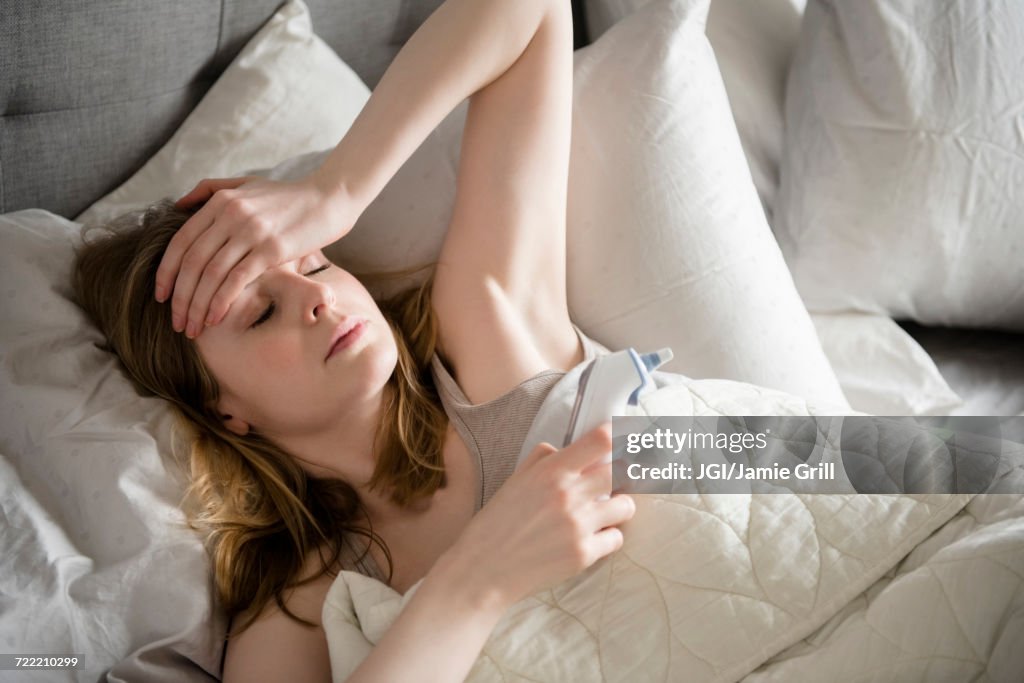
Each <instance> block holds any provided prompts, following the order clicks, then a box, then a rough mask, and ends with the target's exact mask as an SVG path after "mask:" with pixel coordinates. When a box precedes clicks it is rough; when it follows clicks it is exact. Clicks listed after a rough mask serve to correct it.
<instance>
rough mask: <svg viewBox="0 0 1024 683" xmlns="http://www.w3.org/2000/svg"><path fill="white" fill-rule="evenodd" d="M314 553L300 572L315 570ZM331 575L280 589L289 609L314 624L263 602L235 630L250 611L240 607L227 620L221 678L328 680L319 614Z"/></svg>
mask: <svg viewBox="0 0 1024 683" xmlns="http://www.w3.org/2000/svg"><path fill="white" fill-rule="evenodd" d="M319 566H320V565H319V558H318V557H311V558H308V559H307V563H306V566H305V567H304V568H303V574H302V576H303V578H305V577H307V576H310V575H311V574H312V573H314V572H315V571H317V570H318V567H319ZM333 581H334V577H333V576H331V575H330V574H324V575H323V576H320V577H319V578H317V579H314V580H313V581H311V582H309V583H307V584H304V585H302V586H299V587H298V588H295V589H293V590H292V591H290V592H289V593H286V594H285V600H284V603H285V605H286V606H287V607H288V609H289V610H291V612H292V613H293V614H295V615H297V616H299V617H301V618H303V619H305V620H307V621H310V622H312V623H313V624H315V626H312V627H311V626H306V625H304V624H300V623H299V622H297V621H295V620H294V619H292V618H291V617H289V616H288V615H287V614H285V613H284V612H283V611H282V610H281V609H280V608H279V607H278V606H277V605H276V604H274V603H271V604H269V605H267V606H266V607H264V608H263V610H262V611H261V612H260V613H259V615H258V616H257V617H256V620H255V621H253V622H252V624H251V625H250V626H249V627H248V628H247V629H245V630H244V631H241V632H236V629H237V628H238V626H239V625H240V624H243V623H245V621H246V620H247V619H248V617H249V615H250V614H251V613H242V614H239V615H238V616H236V617H235V619H234V620H233V622H232V624H231V631H230V637H229V638H228V645H227V651H226V652H225V655H224V672H223V681H224V682H225V683H232V682H234V681H254V680H259V681H271V682H273V681H324V682H325V683H328V682H329V681H330V680H331V662H330V657H329V655H328V651H327V637H326V635H325V634H324V630H323V626H322V624H321V617H320V614H321V612H322V611H323V605H324V600H325V598H326V597H327V591H328V590H329V589H330V587H331V584H332V583H333Z"/></svg>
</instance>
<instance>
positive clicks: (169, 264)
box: [156, 204, 215, 332]
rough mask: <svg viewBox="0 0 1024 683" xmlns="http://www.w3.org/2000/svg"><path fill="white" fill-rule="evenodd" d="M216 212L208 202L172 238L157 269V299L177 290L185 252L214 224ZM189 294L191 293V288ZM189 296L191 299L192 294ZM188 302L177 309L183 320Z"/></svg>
mask: <svg viewBox="0 0 1024 683" xmlns="http://www.w3.org/2000/svg"><path fill="white" fill-rule="evenodd" d="M214 214H215V207H214V206H213V205H212V204H207V205H206V206H204V207H203V208H201V209H200V210H199V211H197V212H196V213H195V215H193V216H192V217H191V218H189V219H188V220H187V221H185V224H184V225H183V226H181V228H180V229H179V230H178V232H177V233H175V235H174V237H172V238H171V241H170V242H169V243H168V245H167V249H165V250H164V255H163V258H162V259H160V265H159V267H157V269H156V300H157V301H161V302H162V301H165V300H166V299H167V297H168V296H169V295H170V294H171V292H172V291H176V290H177V279H178V272H179V271H180V270H181V264H182V261H183V259H184V258H185V254H186V252H188V250H189V248H190V247H191V246H192V243H193V242H195V241H196V239H198V238H199V237H200V236H201V235H202V234H203V233H205V232H206V230H207V228H209V227H210V226H211V225H212V224H213V218H214ZM189 294H190V295H191V290H190V292H189ZM189 298H190V299H191V296H190V297H189ZM188 303H189V302H188V301H185V302H184V306H185V308H179V309H175V310H176V311H177V312H178V313H179V315H180V316H182V318H181V320H184V315H185V312H186V311H187V310H188V309H187V305H188ZM180 305H182V302H179V306H180ZM183 324H184V323H183ZM174 329H175V330H178V331H179V332H180V331H181V329H180V328H179V327H178V325H177V324H175V326H174Z"/></svg>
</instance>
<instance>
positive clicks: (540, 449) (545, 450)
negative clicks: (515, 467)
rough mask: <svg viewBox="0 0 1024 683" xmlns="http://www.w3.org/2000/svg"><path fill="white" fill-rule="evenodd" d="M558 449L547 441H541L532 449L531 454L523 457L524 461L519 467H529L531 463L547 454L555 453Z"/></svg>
mask: <svg viewBox="0 0 1024 683" xmlns="http://www.w3.org/2000/svg"><path fill="white" fill-rule="evenodd" d="M557 450H558V449H557V448H555V447H554V446H552V445H551V444H549V443H547V442H544V443H539V444H537V445H536V446H534V448H533V450H532V451H530V454H529V455H527V456H526V457H525V458H523V462H522V463H521V464H520V465H519V468H524V467H528V466H529V465H531V464H533V463H535V462H538V461H540V460H541V459H543V458H544V457H545V456H548V455H551V454H552V453H555V452H556V451H557Z"/></svg>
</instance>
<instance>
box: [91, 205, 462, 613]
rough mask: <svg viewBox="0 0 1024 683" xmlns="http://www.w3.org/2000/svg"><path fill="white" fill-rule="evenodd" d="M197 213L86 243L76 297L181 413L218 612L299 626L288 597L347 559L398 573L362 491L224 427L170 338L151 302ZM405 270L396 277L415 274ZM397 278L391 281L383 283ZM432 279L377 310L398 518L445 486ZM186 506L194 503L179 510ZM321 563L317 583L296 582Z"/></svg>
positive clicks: (139, 218)
mask: <svg viewBox="0 0 1024 683" xmlns="http://www.w3.org/2000/svg"><path fill="white" fill-rule="evenodd" d="M193 212H194V211H187V210H182V209H178V208H176V207H175V206H174V204H173V203H172V202H171V201H170V200H163V201H161V202H158V203H156V204H154V205H152V206H151V207H149V208H148V209H146V210H144V211H142V212H135V213H130V214H126V215H124V216H121V217H120V218H118V219H116V220H114V221H112V222H111V223H109V224H106V225H103V226H91V227H88V228H86V229H85V230H83V244H82V246H81V248H80V249H79V250H78V254H77V258H76V262H75V268H74V274H73V287H74V291H75V292H76V296H77V299H78V303H79V305H80V306H81V307H82V308H83V309H85V311H86V312H87V313H88V314H89V316H90V317H91V318H92V320H93V321H94V322H95V323H96V325H97V326H98V327H99V329H100V331H101V332H102V333H103V334H104V336H105V337H106V339H107V344H106V346H105V347H104V348H106V349H107V350H110V351H112V352H113V353H114V354H116V355H117V357H118V358H119V359H120V361H121V364H122V366H123V367H124V369H125V370H126V371H127V374H128V376H129V377H130V378H131V379H132V381H133V383H134V384H135V386H136V388H137V389H138V390H140V391H141V392H142V393H144V394H149V395H156V396H160V397H162V398H164V399H166V400H167V401H169V402H170V403H171V405H172V406H173V407H174V409H175V411H176V413H177V416H178V420H177V426H178V428H179V429H180V430H181V431H182V433H183V434H184V435H185V436H186V439H187V440H188V442H190V444H191V446H190V449H189V457H188V466H189V469H190V474H191V485H190V486H189V488H188V491H187V493H186V500H188V501H190V502H191V504H190V505H187V506H186V508H187V509H191V510H192V512H190V514H189V525H190V526H191V527H192V528H194V529H196V530H199V531H202V532H204V536H205V543H206V547H207V550H208V552H209V554H210V556H211V559H212V566H213V575H214V582H215V585H216V589H217V595H218V598H219V602H220V604H221V607H222V608H223V609H224V610H225V611H226V612H227V614H228V615H229V616H231V617H233V616H235V615H237V614H240V613H242V612H246V613H247V614H248V615H249V618H248V619H247V620H246V621H245V623H243V624H242V625H241V626H240V627H239V629H238V630H239V631H241V630H244V629H245V628H247V627H248V626H249V624H251V623H252V621H253V620H254V619H255V617H256V616H257V615H258V614H259V613H260V612H261V611H262V609H263V607H265V606H266V605H267V604H268V603H269V602H270V601H271V600H274V601H275V602H276V604H277V606H278V607H279V608H281V610H282V611H283V612H284V613H285V614H287V615H288V616H290V617H291V618H293V619H295V620H296V621H299V622H301V623H304V624H308V625H312V624H310V622H308V621H306V620H304V619H301V618H300V617H298V616H296V615H295V614H293V613H292V612H291V611H289V610H288V609H287V607H286V606H285V604H284V600H283V594H284V592H285V591H286V590H288V589H290V588H293V587H295V586H298V585H302V584H304V583H307V582H309V581H312V580H314V579H316V578H319V577H320V576H323V575H324V573H330V574H332V575H333V574H334V571H333V568H334V567H335V566H337V565H338V563H339V561H340V557H341V553H342V549H343V546H344V545H345V544H349V543H351V541H352V539H353V538H355V537H362V538H363V539H364V540H365V545H364V546H363V550H362V552H363V553H364V554H365V553H366V552H368V550H369V547H370V544H371V543H377V544H378V545H379V546H380V547H381V549H382V551H383V553H384V555H385V557H386V558H387V562H388V581H389V582H390V580H391V576H392V575H393V572H394V566H393V563H392V559H391V553H390V551H389V550H388V548H387V545H386V544H385V543H384V541H383V539H381V538H380V536H379V535H378V534H376V533H374V531H373V529H372V526H371V525H369V524H367V526H366V527H364V526H363V523H362V521H363V520H366V521H368V519H369V518H368V516H367V515H366V510H365V508H364V506H363V504H362V502H361V501H360V499H359V496H358V494H357V493H356V491H355V489H354V488H353V487H352V486H350V485H349V484H348V483H346V482H345V481H342V480H341V479H337V478H318V477H312V476H310V475H308V474H307V473H306V472H305V470H303V469H302V467H300V466H299V464H298V462H297V461H296V460H295V459H294V458H293V457H291V456H290V455H289V454H288V453H287V452H285V451H284V450H283V449H281V448H280V447H278V446H277V445H276V444H274V443H273V442H272V441H270V440H269V439H266V438H265V437H262V436H260V435H259V434H258V433H256V432H254V431H250V433H249V434H247V435H245V436H239V435H237V434H235V433H233V432H231V431H230V430H228V429H227V428H226V426H225V425H224V423H223V421H222V418H221V415H220V412H219V411H218V410H217V409H216V405H217V401H218V398H219V395H220V389H219V387H218V384H217V381H216V379H215V378H214V377H213V375H212V374H211V373H210V372H209V370H208V369H207V368H206V366H205V365H204V363H203V361H202V358H201V357H200V355H199V352H198V351H197V349H196V347H195V345H194V343H193V342H192V340H190V339H188V338H187V337H185V336H184V335H183V334H180V333H177V332H175V331H174V330H173V329H172V326H171V310H170V308H171V307H170V302H169V301H168V302H165V303H157V301H156V300H155V298H154V286H155V278H156V269H157V266H158V265H159V263H160V259H161V257H162V256H163V253H164V251H165V249H166V248H167V245H168V243H169V242H170V240H171V238H172V237H173V236H174V234H175V233H176V232H177V231H178V229H179V228H180V227H181V226H182V225H183V224H184V223H185V221H186V220H187V219H188V218H189V216H191V215H192V213H193ZM417 270H420V269H409V270H406V271H400V272H399V273H397V274H392V275H406V276H407V275H410V274H412V273H413V272H415V271H417ZM382 277H384V278H387V277H390V275H387V274H385V275H383V276H382ZM432 284H433V276H432V275H431V276H430V277H428V278H427V279H426V281H424V282H423V283H422V284H421V285H418V286H414V287H412V288H408V289H406V290H404V291H402V292H401V293H399V294H397V295H394V296H392V297H389V298H387V299H384V300H379V301H378V302H377V303H378V306H379V307H380V310H381V312H382V313H383V314H384V318H385V319H386V320H387V321H388V324H389V325H390V327H391V329H392V332H393V334H394V337H395V342H396V344H397V347H398V363H397V366H396V368H395V371H394V373H393V374H392V376H391V377H390V379H389V380H388V383H387V386H386V388H385V392H384V393H385V396H386V399H385V405H384V407H383V413H382V414H383V417H382V419H381V422H380V424H379V425H378V428H377V431H376V434H375V438H374V451H375V455H376V461H377V464H376V468H375V470H374V473H373V476H372V478H371V480H370V486H371V487H372V488H374V489H376V490H380V491H389V492H390V498H391V500H392V501H393V502H394V503H396V504H397V505H400V506H407V505H409V504H411V503H413V502H414V501H416V500H418V499H420V498H423V497H426V496H429V495H431V494H432V493H433V492H434V491H436V490H437V488H438V487H440V486H443V485H444V484H445V474H444V460H443V457H442V448H443V444H444V437H445V433H446V430H447V426H448V419H447V416H446V414H445V413H444V410H443V409H442V408H441V405H440V401H439V399H438V395H437V390H436V388H435V387H434V383H433V379H432V377H431V374H430V370H429V366H430V358H431V356H432V355H433V353H434V351H435V348H436V343H437V324H436V320H435V318H434V315H433V309H432V307H431V302H430V292H431V287H432ZM183 502H184V501H183ZM311 552H317V553H319V555H320V560H321V564H322V568H321V570H320V571H319V572H318V573H316V574H314V575H312V576H309V577H307V578H306V579H304V580H301V581H300V580H299V575H300V572H301V570H302V568H303V566H304V563H305V560H306V559H307V557H308V556H309V555H310V553H311Z"/></svg>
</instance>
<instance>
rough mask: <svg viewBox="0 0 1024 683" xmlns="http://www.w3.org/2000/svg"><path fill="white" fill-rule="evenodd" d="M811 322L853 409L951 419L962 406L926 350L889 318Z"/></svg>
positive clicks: (843, 316)
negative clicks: (948, 416) (939, 416)
mask: <svg viewBox="0 0 1024 683" xmlns="http://www.w3.org/2000/svg"><path fill="white" fill-rule="evenodd" d="M811 320H813V321H814V327H815V329H817V331H818V337H819V338H820V339H821V345H822V347H823V348H824V349H825V355H827V356H828V359H829V362H831V363H832V368H833V369H834V370H835V372H836V376H837V377H838V378H839V385H840V386H841V387H842V388H843V393H844V394H845V395H846V398H847V400H849V401H850V405H851V406H852V407H853V409H854V410H859V411H861V412H864V413H869V414H871V415H950V414H951V413H952V412H953V411H954V410H955V409H956V408H959V407H960V406H961V405H962V404H963V401H962V400H961V399H960V397H959V396H958V395H957V394H956V392H954V391H953V390H952V389H951V388H950V386H949V384H947V383H946V380H945V379H944V378H943V376H942V373H940V372H939V369H938V368H937V367H936V366H935V363H934V362H933V361H932V359H931V357H930V356H929V355H928V352H926V351H925V350H924V349H923V348H921V345H920V344H918V343H917V342H916V341H914V338H913V337H911V336H910V335H909V334H908V333H907V332H906V330H904V329H903V328H902V327H900V326H899V325H897V324H896V323H895V322H894V321H893V320H892V319H891V318H887V317H886V316H884V315H872V314H870V313H815V314H814V315H812V316H811Z"/></svg>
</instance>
